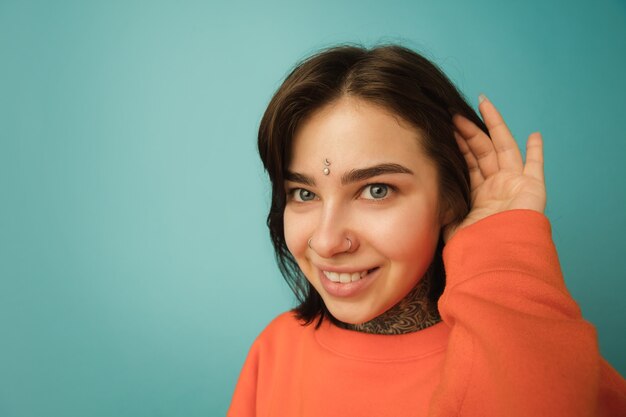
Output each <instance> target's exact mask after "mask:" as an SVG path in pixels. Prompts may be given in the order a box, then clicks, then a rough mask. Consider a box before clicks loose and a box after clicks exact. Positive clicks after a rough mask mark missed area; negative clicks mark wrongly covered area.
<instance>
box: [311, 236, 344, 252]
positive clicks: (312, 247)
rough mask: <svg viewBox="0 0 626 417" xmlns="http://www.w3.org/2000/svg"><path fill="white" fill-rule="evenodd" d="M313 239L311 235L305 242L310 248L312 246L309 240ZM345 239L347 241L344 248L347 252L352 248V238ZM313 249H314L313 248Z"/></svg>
mask: <svg viewBox="0 0 626 417" xmlns="http://www.w3.org/2000/svg"><path fill="white" fill-rule="evenodd" d="M312 240H313V238H312V237H310V238H309V240H308V241H307V242H306V244H307V245H308V246H309V248H310V249H313V246H311V241H312ZM346 240H347V241H348V249H347V250H346V252H349V251H350V249H352V240H350V238H349V237H347V238H346ZM313 250H315V249H313Z"/></svg>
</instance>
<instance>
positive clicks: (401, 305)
mask: <svg viewBox="0 0 626 417" xmlns="http://www.w3.org/2000/svg"><path fill="white" fill-rule="evenodd" d="M431 283H432V273H431V271H430V270H429V271H428V272H427V273H426V275H424V277H423V278H422V279H421V280H420V281H419V282H418V283H417V285H416V286H415V287H414V288H413V289H412V290H411V291H410V292H409V293H408V294H407V295H406V296H405V297H404V298H403V299H402V300H400V301H399V302H398V303H397V304H396V305H394V306H393V307H392V308H390V309H389V310H387V311H385V312H384V313H383V314H381V315H380V316H378V317H375V318H374V319H372V320H370V321H368V322H365V323H361V324H349V323H341V324H340V327H342V328H344V329H349V330H355V331H357V332H363V333H374V334H388V335H393V334H404V333H411V332H417V331H419V330H422V329H425V328H427V327H430V326H432V325H433V324H437V323H439V322H440V321H441V316H440V315H439V310H438V309H437V302H436V301H432V300H430V298H429V296H428V293H429V292H430V287H431Z"/></svg>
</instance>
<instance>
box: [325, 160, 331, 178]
mask: <svg viewBox="0 0 626 417" xmlns="http://www.w3.org/2000/svg"><path fill="white" fill-rule="evenodd" d="M324 165H325V167H324V175H328V174H330V168H328V167H329V166H330V161H329V160H328V158H326V159H324Z"/></svg>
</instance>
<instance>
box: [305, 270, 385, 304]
mask: <svg viewBox="0 0 626 417" xmlns="http://www.w3.org/2000/svg"><path fill="white" fill-rule="evenodd" d="M369 269H372V268H369ZM317 271H318V276H319V279H320V282H321V283H322V287H324V290H325V291H326V292H327V293H328V294H329V295H332V296H334V297H340V298H347V297H354V296H356V295H358V294H360V293H362V292H363V291H365V289H366V288H367V287H369V286H370V285H372V283H373V282H374V280H375V279H376V277H378V275H379V272H380V267H376V270H375V271H372V272H370V273H369V274H367V275H365V276H364V277H363V278H361V279H359V280H358V281H354V282H346V283H345V284H342V283H341V282H333V281H331V280H330V279H328V277H326V275H324V272H322V271H329V272H337V273H341V272H358V271H355V270H354V269H352V270H347V269H345V268H343V269H342V268H328V269H320V268H318V269H317ZM360 271H363V269H361V270H360Z"/></svg>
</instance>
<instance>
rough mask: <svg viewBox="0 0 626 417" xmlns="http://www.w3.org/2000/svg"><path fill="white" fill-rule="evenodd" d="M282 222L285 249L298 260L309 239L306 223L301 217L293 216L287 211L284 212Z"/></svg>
mask: <svg viewBox="0 0 626 417" xmlns="http://www.w3.org/2000/svg"><path fill="white" fill-rule="evenodd" d="M283 222H284V226H285V243H286V244H287V249H289V252H291V254H292V255H293V256H294V257H295V258H298V257H299V256H302V254H304V252H305V251H306V249H307V241H308V239H309V237H310V234H309V232H308V230H309V229H308V228H307V227H306V222H305V221H304V219H303V218H302V216H298V215H294V213H290V212H289V210H285V213H284V216H283Z"/></svg>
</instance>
